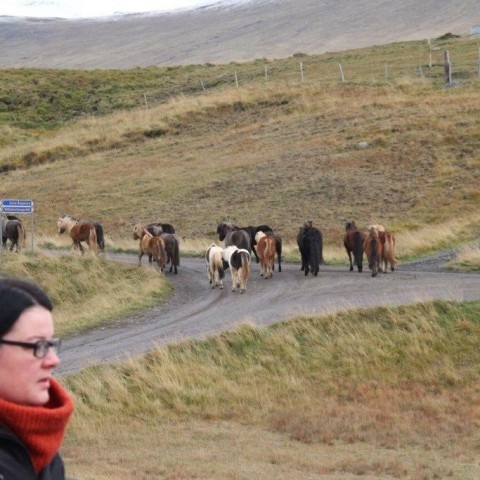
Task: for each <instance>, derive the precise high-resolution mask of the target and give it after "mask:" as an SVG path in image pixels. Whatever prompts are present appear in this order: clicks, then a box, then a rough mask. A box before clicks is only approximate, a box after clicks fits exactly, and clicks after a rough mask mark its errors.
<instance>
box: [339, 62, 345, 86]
mask: <svg viewBox="0 0 480 480" xmlns="http://www.w3.org/2000/svg"><path fill="white" fill-rule="evenodd" d="M338 68H340V77H341V79H342V82H343V83H345V75H344V74H343V68H342V64H341V63H339V64H338Z"/></svg>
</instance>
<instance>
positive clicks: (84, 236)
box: [57, 215, 98, 255]
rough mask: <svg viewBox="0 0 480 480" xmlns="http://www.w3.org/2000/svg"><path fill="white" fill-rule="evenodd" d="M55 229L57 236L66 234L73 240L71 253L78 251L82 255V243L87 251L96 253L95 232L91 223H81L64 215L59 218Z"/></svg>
mask: <svg viewBox="0 0 480 480" xmlns="http://www.w3.org/2000/svg"><path fill="white" fill-rule="evenodd" d="M57 227H58V233H59V234H62V233H64V232H68V234H69V235H70V237H71V239H72V240H73V247H72V250H73V251H75V250H77V249H78V250H80V252H81V254H82V255H83V254H84V253H85V252H84V250H83V246H82V242H86V243H87V245H88V247H89V249H90V250H91V251H92V252H93V253H95V254H96V253H97V248H98V245H97V232H96V230H95V226H94V225H93V224H92V223H82V222H79V221H78V220H76V219H74V218H72V217H71V216H70V215H64V216H63V217H59V219H58V222H57Z"/></svg>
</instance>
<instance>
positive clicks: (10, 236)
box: [2, 217, 26, 252]
mask: <svg viewBox="0 0 480 480" xmlns="http://www.w3.org/2000/svg"><path fill="white" fill-rule="evenodd" d="M25 239H26V232H25V228H24V226H23V224H22V222H21V221H20V220H19V219H17V218H15V217H12V219H11V220H10V219H9V218H8V217H7V218H3V219H2V244H3V248H7V240H10V242H11V243H10V249H9V250H10V251H13V248H14V247H16V252H20V249H21V248H23V247H24V246H25Z"/></svg>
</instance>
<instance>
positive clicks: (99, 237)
mask: <svg viewBox="0 0 480 480" xmlns="http://www.w3.org/2000/svg"><path fill="white" fill-rule="evenodd" d="M93 225H94V226H95V233H96V234H97V245H98V248H99V249H100V250H101V251H102V252H103V251H104V250H105V237H104V236H103V227H102V226H101V225H100V224H99V223H98V222H94V224H93Z"/></svg>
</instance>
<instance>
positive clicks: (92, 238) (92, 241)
mask: <svg viewBox="0 0 480 480" xmlns="http://www.w3.org/2000/svg"><path fill="white" fill-rule="evenodd" d="M92 227H93V225H92ZM88 237H89V242H88V243H89V246H90V248H91V249H92V250H93V251H94V252H95V253H97V232H96V230H95V228H94V227H93V228H91V229H90V234H89V236H88Z"/></svg>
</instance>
